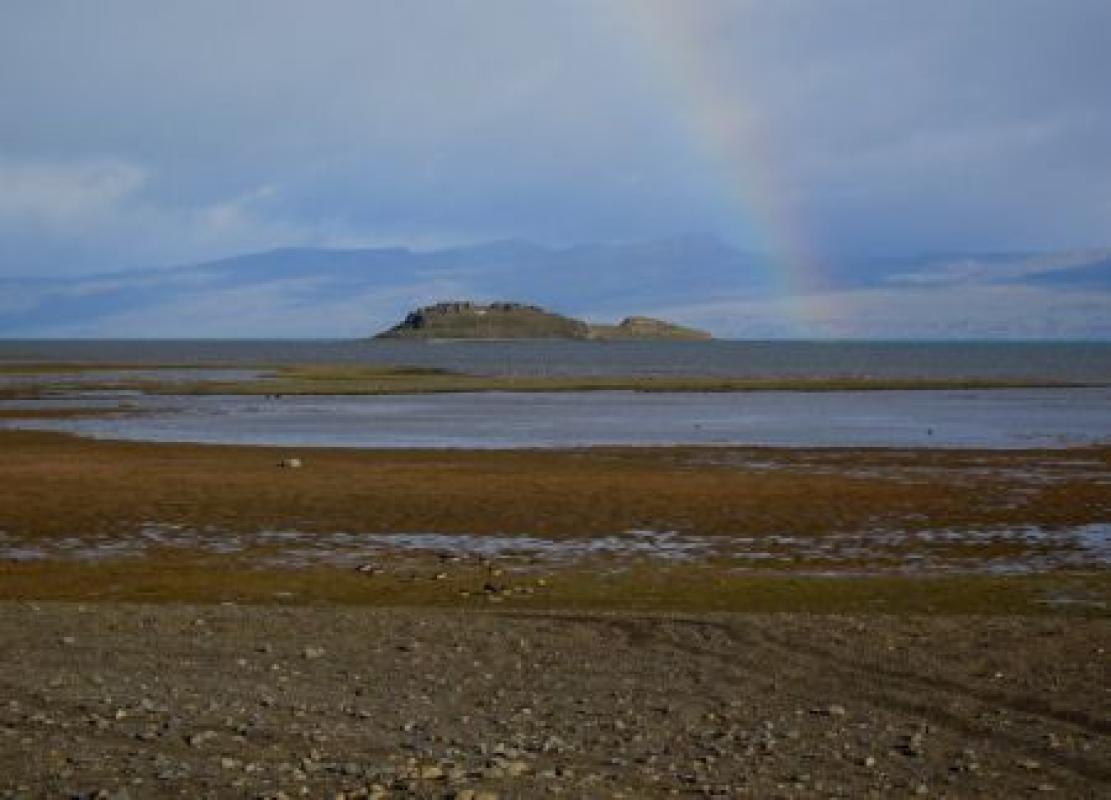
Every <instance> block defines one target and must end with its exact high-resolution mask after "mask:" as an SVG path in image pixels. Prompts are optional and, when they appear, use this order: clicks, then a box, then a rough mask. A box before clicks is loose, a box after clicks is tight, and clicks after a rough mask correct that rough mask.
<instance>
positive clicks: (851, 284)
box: [0, 236, 1111, 338]
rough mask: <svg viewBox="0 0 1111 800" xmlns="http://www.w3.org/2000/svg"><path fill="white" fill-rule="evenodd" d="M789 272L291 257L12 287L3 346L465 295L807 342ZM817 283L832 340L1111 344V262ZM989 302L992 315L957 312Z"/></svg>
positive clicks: (472, 256)
mask: <svg viewBox="0 0 1111 800" xmlns="http://www.w3.org/2000/svg"><path fill="white" fill-rule="evenodd" d="M777 271H778V269H777V267H776V265H775V262H774V261H773V260H772V259H769V258H767V257H764V256H760V255H757V254H753V253H748V252H744V251H741V250H737V249H735V248H733V247H730V246H729V245H727V244H725V243H723V242H722V241H720V240H718V239H715V238H713V237H709V236H686V237H679V238H672V239H666V240H661V241H649V242H636V243H628V244H589V245H579V246H573V247H548V246H543V245H538V244H533V243H530V242H522V241H499V242H491V243H488V244H480V245H475V246H469V247H457V248H450V249H443V250H437V251H431V252H427V251H426V252H420V251H414V250H409V249H404V248H379V249H359V250H334V249H317V248H290V249H281V250H273V251H269V252H263V253H252V254H248V255H242V256H236V257H233V258H227V259H223V260H219V261H211V262H207V263H202V264H194V265H188V266H180V267H174V268H166V269H150V270H137V271H128V272H115V273H105V274H101V275H92V276H85V277H79V278H65V279H61V278H57V279H55V278H33V277H30V278H9V279H0V336H3V337H9V338H11V337H27V338H31V337H75V338H76V337H121V338H126V337H151V338H157V337H181V338H193V337H214V338H215V337H275V338H281V337H291V338H295V337H336V338H346V337H363V336H368V335H370V334H372V333H374V332H376V331H378V330H381V329H383V328H384V327H387V326H388V325H390V324H392V323H393V322H395V321H396V320H397V319H398V318H400V317H401V316H403V315H404V314H405V312H406V311H408V310H409V309H411V308H413V307H416V306H421V305H427V304H429V303H433V302H436V301H438V300H442V299H445V298H456V297H466V298H471V299H474V300H477V301H483V302H488V301H494V300H503V299H521V300H526V301H528V302H530V303H538V304H541V305H543V306H545V307H546V308H550V309H553V310H554V311H558V312H559V313H562V314H567V315H572V316H575V317H581V318H584V319H586V320H588V321H599V320H605V319H612V318H617V317H622V316H625V315H627V314H642V315H650V316H653V317H662V318H666V319H669V320H675V321H676V322H679V323H682V324H684V325H691V326H695V327H700V328H706V329H708V330H710V331H711V332H712V333H714V334H715V335H717V336H719V337H730V336H737V337H744V336H773V337H774V336H778V335H792V334H794V333H798V332H799V331H798V330H795V329H792V328H789V327H787V326H786V325H787V323H785V322H783V320H784V319H787V318H788V317H790V316H791V314H790V313H789V312H788V311H786V310H784V309H785V305H784V301H783V300H782V299H781V298H779V297H778V296H777V295H776V292H775V289H776V287H777V286H778V276H777ZM815 277H817V278H820V280H819V282H818V283H817V285H815V286H814V287H812V289H811V291H812V292H814V296H813V297H811V298H809V299H806V302H807V303H808V304H811V305H813V306H814V307H815V308H818V309H819V310H820V313H822V314H824V315H825V316H824V317H821V316H818V313H819V312H812V316H811V319H812V320H816V322H815V323H814V324H815V325H818V324H821V325H824V326H825V328H824V329H823V330H825V331H827V332H829V333H830V334H831V335H850V336H851V335H860V336H881V337H882V336H900V335H906V336H921V335H937V336H941V337H944V336H945V335H948V334H947V332H949V333H951V334H952V335H959V336H979V335H986V336H994V335H1000V336H1011V335H1017V336H1023V335H1040V333H1045V332H1047V331H1048V332H1049V333H1048V334H1047V335H1052V336H1058V337H1061V336H1078V337H1084V336H1096V337H1101V336H1102V337H1111V249H1106V250H1093V251H1084V252H1075V253H1052V254H1044V253H1042V254H1000V255H986V256H985V255H969V254H951V255H945V256H931V257H919V258H886V259H881V258H876V259H856V260H849V259H845V260H834V261H831V262H829V263H826V264H823V265H822V267H821V269H820V270H818V272H817V274H816V276H815ZM970 292H971V293H972V294H970ZM976 293H979V295H982V296H983V298H985V301H984V302H979V303H976V304H972V305H969V304H968V303H967V302H966V303H965V304H963V305H962V304H961V303H953V302H950V301H949V300H948V299H947V298H948V297H949V296H950V295H952V297H954V298H957V299H962V298H963V299H964V300H966V301H967V300H968V298H970V297H972V295H973V294H976ZM904 299H905V307H903V303H904ZM989 300H990V302H989ZM1062 303H1064V304H1065V305H1061V304H1062ZM1024 304H1025V305H1024ZM893 305H894V306H900V307H892V308H891V310H890V314H889V315H887V316H885V311H884V309H886V308H888V307H891V306H893ZM823 308H824V309H825V310H821V309H823ZM961 309H964V310H961ZM1073 309H1077V310H1073ZM1085 309H1086V310H1085ZM1062 313H1066V314H1068V315H1069V324H1068V325H1065V326H1064V327H1062V325H1061V319H1060V317H1061V314H1062ZM799 316H800V315H799V314H797V313H796V314H795V317H796V318H797V317H799ZM915 320H918V321H917V322H916V321H915ZM788 321H790V320H788ZM900 325H902V326H903V327H902V328H900V327H899V326H900ZM854 326H855V327H854ZM814 330H815V329H814V328H812V329H809V332H813V331H814ZM807 332H808V329H806V328H802V329H801V333H802V334H804V335H805V334H806V333H807Z"/></svg>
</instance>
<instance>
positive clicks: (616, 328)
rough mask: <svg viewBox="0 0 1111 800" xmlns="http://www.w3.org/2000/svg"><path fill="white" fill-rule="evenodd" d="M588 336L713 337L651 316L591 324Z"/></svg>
mask: <svg viewBox="0 0 1111 800" xmlns="http://www.w3.org/2000/svg"><path fill="white" fill-rule="evenodd" d="M590 338H591V339H602V340H617V339H680V340H685V341H706V340H708V339H711V338H713V337H712V336H710V334H708V333H707V332H706V331H700V330H698V329H696V328H685V327H683V326H682V325H676V324H675V323H673V322H667V321H666V320H662V319H654V318H653V317H625V319H623V320H621V322H619V323H618V324H616V325H591V326H590Z"/></svg>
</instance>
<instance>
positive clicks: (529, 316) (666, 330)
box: [375, 300, 712, 341]
mask: <svg viewBox="0 0 1111 800" xmlns="http://www.w3.org/2000/svg"><path fill="white" fill-rule="evenodd" d="M375 338H378V339H479V340H483V339H485V340H498V339H578V340H594V341H615V340H681V341H705V340H708V339H710V338H712V337H711V336H710V334H708V333H706V332H705V331H700V330H696V329H694V328H686V327H683V326H681V325H676V324H674V323H671V322H666V321H664V320H659V319H653V318H652V317H643V316H633V317H626V318H625V319H623V320H622V321H621V322H619V323H617V324H616V325H606V324H591V323H588V322H584V321H583V320H580V319H575V318H574V317H567V316H564V315H562V314H557V313H555V312H552V311H548V310H547V309H544V308H541V307H540V306H536V305H529V304H526V303H510V302H503V303H489V304H482V303H474V302H471V301H467V300H461V301H454V302H445V303H436V304H434V305H430V306H423V307H422V308H418V309H416V310H414V311H412V312H410V313H409V314H408V315H407V316H406V317H405V319H404V320H402V321H401V322H400V323H398V324H397V325H394V326H393V327H392V328H390V329H389V330H387V331H383V332H382V333H380V334H378V335H377V336H376V337H375Z"/></svg>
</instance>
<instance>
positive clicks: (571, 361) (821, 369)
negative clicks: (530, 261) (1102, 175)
mask: <svg viewBox="0 0 1111 800" xmlns="http://www.w3.org/2000/svg"><path fill="white" fill-rule="evenodd" d="M14 360H31V361H43V360H61V361H111V362H116V363H121V362H122V363H147V364H180V365H190V364H192V365H202V366H203V365H211V364H232V365H244V366H246V365H250V366H254V365H260V364H295V363H322V364H405V365H417V366H426V367H442V368H447V369H455V370H460V371H463V372H477V373H483V374H511V375H715V376H720V375H731V376H738V377H831V376H832V377H840V376H856V377H876V378H943V379H944V378H994V379H1042V380H1046V379H1052V380H1066V381H1091V382H1111V342H1081V343H1069V342H1038V343H1028V342H990V343H969V342H791V341H778V342H747V341H746V342H735V341H713V342H612V343H601V342H568V341H552V342H534V341H527V342H526V341H518V342H453V343H440V344H431V343H420V342H395V341H369V340H367V341H316V340H314V341H242V340H237V341H142V340H128V341H104V340H81V341H43V340H40V341H26V340H0V363H2V362H5V361H14Z"/></svg>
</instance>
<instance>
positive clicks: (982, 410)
mask: <svg viewBox="0 0 1111 800" xmlns="http://www.w3.org/2000/svg"><path fill="white" fill-rule="evenodd" d="M127 399H128V401H129V402H132V403H135V404H136V405H137V406H138V407H139V408H141V409H144V413H142V414H138V415H134V416H132V415H128V416H122V417H102V418H87V419H61V420H58V419H52V420H34V421H20V422H18V423H16V422H12V421H9V422H8V423H7V424H8V425H9V426H12V425H16V424H18V425H19V427H36V428H46V429H54V430H66V431H73V432H77V433H81V434H85V435H90V436H96V437H105V438H122V439H139V440H152V441H184V442H202V443H235V444H259V445H262V444H265V445H289V446H313V445H315V446H338V447H386V448H392V447H429V448H520V447H575V446H584V445H673V444H701V445H726V444H728V445H764V446H781V447H810V446H816V447H960V448H1023V447H1064V446H1070V445H1081V444H1090V443H1095V442H1111V389H1109V388H1095V389H996V390H988V391H879V392H817V393H806V392H747V393H685V394H673V393H662V394H654V393H637V392H567V393H528V394H514V393H504V392H489V393H479V394H436V395H406V396H377V397H293V396H290V397H285V398H283V399H281V400H266V399H264V398H259V397H238V396H236V397H226V396H220V397H211V396H209V397H205V396H199V397H192V396H185V397H146V396H142V395H136V396H129V397H128V398H127ZM75 403H76V404H80V405H90V404H94V403H100V404H109V405H110V404H111V403H112V398H111V397H99V398H93V399H86V400H82V399H80V398H74V399H70V400H60V401H40V402H38V403H35V404H34V405H37V406H39V407H49V406H50V405H51V404H53V405H63V404H75ZM3 405H7V406H8V407H14V406H16V405H22V406H26V405H27V403H26V402H23V403H18V404H17V403H8V404H0V407H2V406H3Z"/></svg>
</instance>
